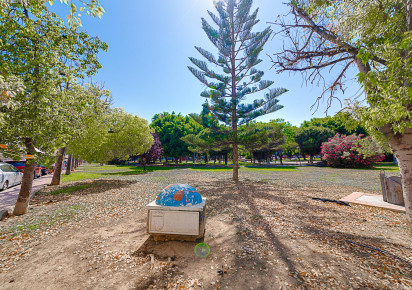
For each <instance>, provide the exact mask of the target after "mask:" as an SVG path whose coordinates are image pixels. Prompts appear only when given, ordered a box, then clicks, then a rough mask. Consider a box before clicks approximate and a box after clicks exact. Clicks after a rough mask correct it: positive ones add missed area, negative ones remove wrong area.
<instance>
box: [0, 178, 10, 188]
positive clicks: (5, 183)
mask: <svg viewBox="0 0 412 290" xmlns="http://www.w3.org/2000/svg"><path fill="white" fill-rule="evenodd" d="M7 188H9V182H8V181H7V180H6V181H5V182H4V183H3V187H2V188H1V190H6V189H7Z"/></svg>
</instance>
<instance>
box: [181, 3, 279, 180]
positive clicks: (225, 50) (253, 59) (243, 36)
mask: <svg viewBox="0 0 412 290" xmlns="http://www.w3.org/2000/svg"><path fill="white" fill-rule="evenodd" d="M252 2H253V1H252V0H222V1H215V3H214V4H215V8H216V10H217V12H218V15H216V14H214V13H212V12H210V11H208V13H209V15H210V17H211V19H212V20H213V23H214V25H216V26H217V28H215V27H213V26H212V25H210V24H209V23H208V22H207V21H206V20H205V19H204V18H202V27H203V30H204V32H205V33H206V35H207V37H208V38H209V40H210V41H211V42H212V44H213V45H214V46H215V47H216V49H217V51H218V55H217V57H216V56H214V55H213V54H212V53H211V52H208V51H206V50H205V49H203V48H200V47H196V49H197V51H198V52H199V53H200V54H201V55H202V56H203V57H204V58H205V59H206V60H207V61H208V62H209V63H210V64H211V65H212V66H213V67H216V68H217V69H218V70H219V71H214V70H212V69H211V68H209V66H208V64H207V63H206V62H205V61H202V60H198V59H196V58H193V57H190V58H189V59H190V61H191V62H192V63H193V65H194V66H195V67H196V68H194V67H191V66H189V67H188V68H189V70H190V71H191V72H192V73H193V75H194V76H195V77H196V78H197V79H198V80H199V81H200V82H201V83H203V84H204V85H206V87H207V89H206V90H205V91H204V92H202V93H201V96H202V97H204V98H207V99H208V100H210V104H211V108H210V111H211V113H212V115H213V116H215V117H216V118H217V119H218V120H219V121H220V122H222V123H223V124H225V125H226V126H228V127H230V128H232V136H230V137H231V138H230V139H231V140H230V143H231V144H232V145H233V146H234V147H233V154H234V156H233V157H234V158H233V159H234V162H235V163H236V164H235V165H236V166H234V174H233V178H234V179H235V180H237V178H238V177H237V159H238V156H237V146H238V144H239V141H238V138H237V127H238V126H240V125H242V124H246V123H248V122H250V121H251V120H254V119H256V118H257V117H259V116H262V115H265V114H269V113H272V112H274V111H277V110H279V109H281V108H282V106H281V105H279V104H278V103H279V100H278V97H279V96H280V95H281V94H283V93H285V92H286V90H285V89H282V88H277V89H269V87H270V86H271V85H272V84H273V81H267V80H263V79H262V77H263V75H264V73H263V71H259V70H258V69H256V66H257V65H258V64H259V63H260V62H261V61H262V60H261V59H259V54H260V53H261V52H262V50H263V46H264V45H265V44H266V42H267V41H268V39H269V38H270V36H271V33H272V30H271V29H270V28H269V27H268V28H266V29H264V30H263V31H262V32H252V30H253V27H254V26H255V24H256V23H258V19H257V13H258V10H255V11H254V12H251V8H252ZM267 89H269V90H268V91H267V93H265V94H264V97H263V98H262V99H256V100H254V101H253V102H252V103H249V104H246V103H244V102H245V101H246V99H247V98H248V97H249V95H251V94H254V93H257V92H261V91H265V90H267Z"/></svg>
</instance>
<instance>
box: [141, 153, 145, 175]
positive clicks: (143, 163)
mask: <svg viewBox="0 0 412 290" xmlns="http://www.w3.org/2000/svg"><path fill="white" fill-rule="evenodd" d="M140 162H141V164H142V166H143V171H144V172H146V157H143V156H142V157H140Z"/></svg>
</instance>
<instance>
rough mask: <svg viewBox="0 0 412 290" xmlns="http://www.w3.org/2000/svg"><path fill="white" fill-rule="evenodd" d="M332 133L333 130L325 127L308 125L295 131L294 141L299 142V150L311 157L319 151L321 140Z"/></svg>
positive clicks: (324, 140)
mask: <svg viewBox="0 0 412 290" xmlns="http://www.w3.org/2000/svg"><path fill="white" fill-rule="evenodd" d="M333 135H334V133H333V131H332V130H331V129H329V128H325V127H317V126H308V127H301V128H299V129H298V130H297V131H296V134H295V141H296V143H298V144H299V147H300V152H301V153H302V154H308V155H310V156H311V157H313V156H314V155H316V154H319V153H320V150H321V145H322V143H323V142H326V141H328V138H330V137H332V136H333Z"/></svg>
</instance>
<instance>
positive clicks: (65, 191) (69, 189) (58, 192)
mask: <svg viewBox="0 0 412 290" xmlns="http://www.w3.org/2000/svg"><path fill="white" fill-rule="evenodd" d="M91 186H92V184H82V185H74V186H69V187H64V188H60V189H58V190H55V191H52V192H50V193H48V194H47V195H68V194H71V193H72V192H74V191H79V190H84V189H88V188H90V187H91Z"/></svg>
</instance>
